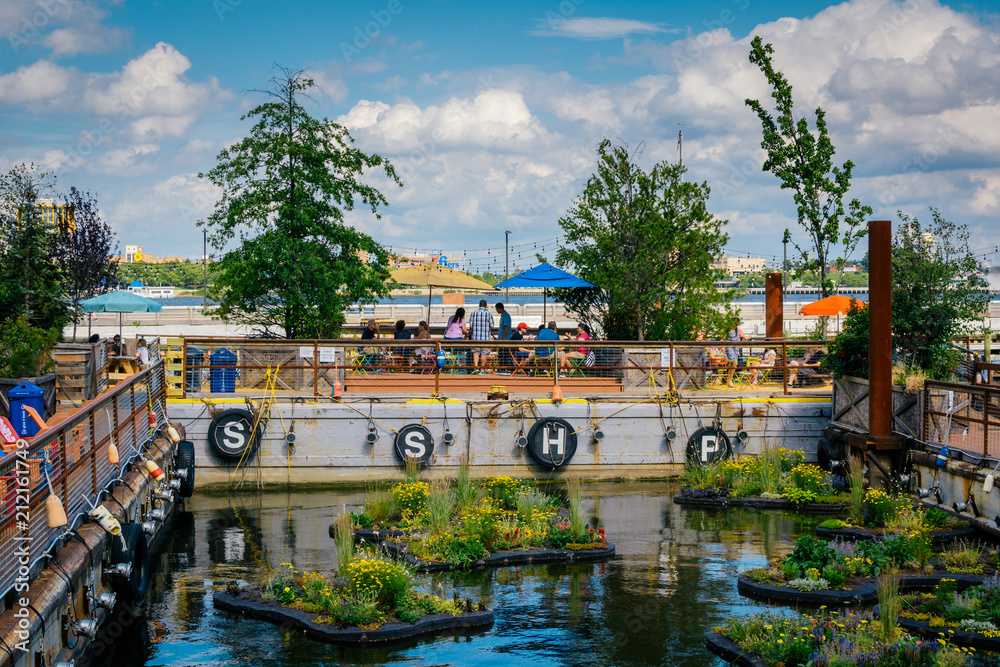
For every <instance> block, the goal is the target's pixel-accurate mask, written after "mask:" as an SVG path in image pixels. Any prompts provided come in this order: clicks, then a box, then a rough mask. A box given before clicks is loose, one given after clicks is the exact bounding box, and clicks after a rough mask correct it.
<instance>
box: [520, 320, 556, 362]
mask: <svg viewBox="0 0 1000 667" xmlns="http://www.w3.org/2000/svg"><path fill="white" fill-rule="evenodd" d="M535 340H559V332H558V330H557V329H556V323H555V320H552V321H550V322H549V323H548V325H547V326H544V327H540V328H539V329H538V336H536V337H535ZM555 350H556V348H554V347H536V348H534V349H533V350H532V351H531V354H529V355H528V362H527V363H528V365H529V366H530V365H531V364H532V363H534V362H535V360H536V359H545V360H546V361H548V359H549V357H551V356H552V355H553V354H554V353H555Z"/></svg>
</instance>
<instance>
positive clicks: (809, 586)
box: [785, 577, 830, 591]
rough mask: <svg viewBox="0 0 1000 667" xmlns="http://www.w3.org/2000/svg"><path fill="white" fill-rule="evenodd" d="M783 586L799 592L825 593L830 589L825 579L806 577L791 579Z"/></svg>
mask: <svg viewBox="0 0 1000 667" xmlns="http://www.w3.org/2000/svg"><path fill="white" fill-rule="evenodd" d="M785 585H786V586H788V587H789V588H797V589H799V590H800V591H825V590H827V589H828V588H830V582H829V581H827V580H826V579H822V578H820V579H809V578H808V577H802V578H800V579H792V580H791V581H789V582H788V583H787V584H785Z"/></svg>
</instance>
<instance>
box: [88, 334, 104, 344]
mask: <svg viewBox="0 0 1000 667" xmlns="http://www.w3.org/2000/svg"><path fill="white" fill-rule="evenodd" d="M99 340H101V334H94V335H93V336H91V337H90V338H88V339H87V342H88V343H89V344H90V345H93V344H94V343H96V342H97V341H99Z"/></svg>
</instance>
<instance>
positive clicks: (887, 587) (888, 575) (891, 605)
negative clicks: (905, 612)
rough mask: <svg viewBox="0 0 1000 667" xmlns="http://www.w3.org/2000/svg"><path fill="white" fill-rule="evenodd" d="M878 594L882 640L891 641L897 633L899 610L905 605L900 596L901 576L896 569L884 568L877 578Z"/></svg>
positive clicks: (879, 626)
mask: <svg viewBox="0 0 1000 667" xmlns="http://www.w3.org/2000/svg"><path fill="white" fill-rule="evenodd" d="M876 588H877V594H878V610H879V611H878V613H879V625H878V628H879V634H880V635H881V636H882V641H884V642H891V641H892V640H893V637H894V636H895V634H896V624H897V623H898V622H899V612H900V610H901V609H902V607H903V601H902V598H900V596H899V577H898V576H897V575H896V572H895V570H890V569H886V570H883V571H882V572H881V573H880V574H879V575H878V578H877V580H876Z"/></svg>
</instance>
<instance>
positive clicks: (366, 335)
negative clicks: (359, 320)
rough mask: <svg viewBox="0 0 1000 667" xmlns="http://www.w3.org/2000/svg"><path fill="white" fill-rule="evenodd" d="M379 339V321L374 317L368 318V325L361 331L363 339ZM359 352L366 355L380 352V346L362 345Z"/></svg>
mask: <svg viewBox="0 0 1000 667" xmlns="http://www.w3.org/2000/svg"><path fill="white" fill-rule="evenodd" d="M378 339H379V333H378V322H376V321H375V319H374V318H373V319H370V320H368V326H366V327H365V328H364V330H363V331H362V332H361V340H378ZM358 352H360V353H361V354H364V355H374V354H378V348H377V347H360V348H358ZM369 363H370V360H369Z"/></svg>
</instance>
